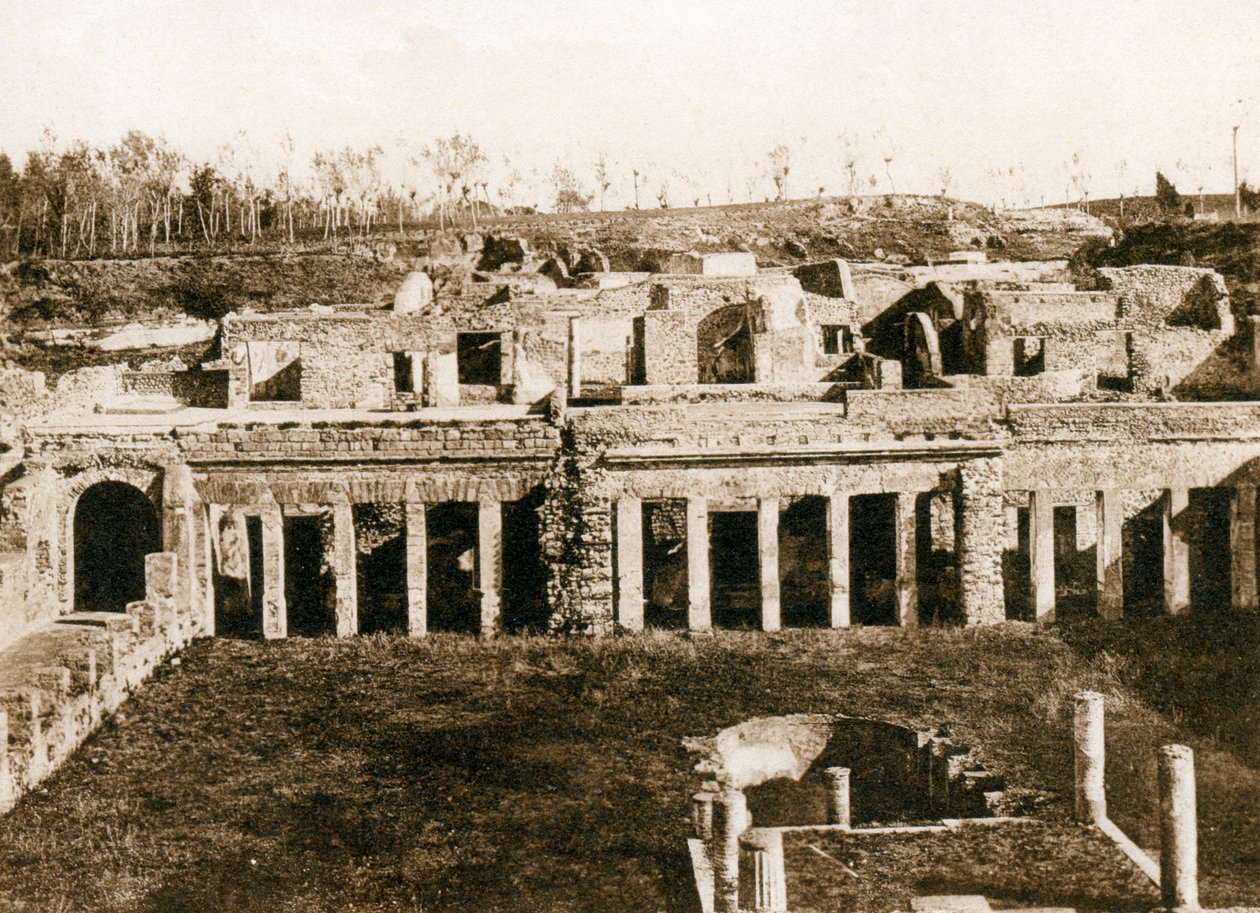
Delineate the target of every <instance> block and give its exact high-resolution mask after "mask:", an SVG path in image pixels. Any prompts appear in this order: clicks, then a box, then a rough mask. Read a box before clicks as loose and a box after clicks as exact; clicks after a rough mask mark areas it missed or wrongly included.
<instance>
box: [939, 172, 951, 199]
mask: <svg viewBox="0 0 1260 913" xmlns="http://www.w3.org/2000/svg"><path fill="white" fill-rule="evenodd" d="M953 182H954V175H953V173H952V172H950V170H949V166H948V165H946V166H944V167H943V168H941V169H940V170H939V171H937V172H936V183H937V184H938V185H939V186H940V188H941V196H942V197H944V196H948V195H949V185H950V184H952V183H953Z"/></svg>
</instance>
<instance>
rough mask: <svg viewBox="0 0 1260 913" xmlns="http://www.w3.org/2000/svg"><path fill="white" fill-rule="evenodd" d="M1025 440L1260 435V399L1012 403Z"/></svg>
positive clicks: (1011, 415)
mask: <svg viewBox="0 0 1260 913" xmlns="http://www.w3.org/2000/svg"><path fill="white" fill-rule="evenodd" d="M1007 421H1008V423H1009V425H1010V429H1011V433H1012V434H1013V435H1014V436H1015V437H1016V438H1017V439H1019V440H1043V441H1065V440H1066V441H1073V440H1076V441H1139V442H1145V441H1150V440H1152V439H1209V440H1210V439H1213V438H1224V439H1229V440H1246V439H1254V438H1255V437H1257V435H1260V403H1223V402H1214V403H1201V404H1200V403H1099V404H1054V405H1024V406H1012V407H1011V408H1010V410H1009V412H1008V416H1007Z"/></svg>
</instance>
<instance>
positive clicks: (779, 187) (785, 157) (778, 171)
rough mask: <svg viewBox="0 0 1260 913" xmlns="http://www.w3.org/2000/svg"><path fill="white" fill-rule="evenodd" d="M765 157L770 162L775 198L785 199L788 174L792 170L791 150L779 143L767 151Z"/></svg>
mask: <svg viewBox="0 0 1260 913" xmlns="http://www.w3.org/2000/svg"><path fill="white" fill-rule="evenodd" d="M766 159H767V161H768V162H769V164H770V179H771V180H772V181H774V190H775V199H776V200H786V199H787V192H788V175H789V174H791V172H792V150H791V148H790V147H788V146H787V145H786V144H784V143H779V144H778V145H777V146H775V147H774V148H773V149H771V150H770V152H769V153H767V155H766Z"/></svg>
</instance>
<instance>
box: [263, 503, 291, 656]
mask: <svg viewBox="0 0 1260 913" xmlns="http://www.w3.org/2000/svg"><path fill="white" fill-rule="evenodd" d="M261 519H262V551H263V560H262V565H263V579H262V588H263V637H267V638H273V637H288V636H289V612H288V607H287V606H286V605H285V597H284V514H283V513H281V512H280V506H279V505H278V504H270V505H267V506H265V507H263V509H262V511H261Z"/></svg>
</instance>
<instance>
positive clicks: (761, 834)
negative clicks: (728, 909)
mask: <svg viewBox="0 0 1260 913" xmlns="http://www.w3.org/2000/svg"><path fill="white" fill-rule="evenodd" d="M739 881H740V889H739V894H740V901H741V903H740V909H741V910H751V911H753V913H787V908H788V905H787V872H786V871H785V867H784V864H783V833H782V831H779V830H777V829H774V828H766V827H755V828H752V829H751V830H749V831H747V832H746V833H745V834H744V835H743V836H742V837H741V838H740V841H739Z"/></svg>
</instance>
